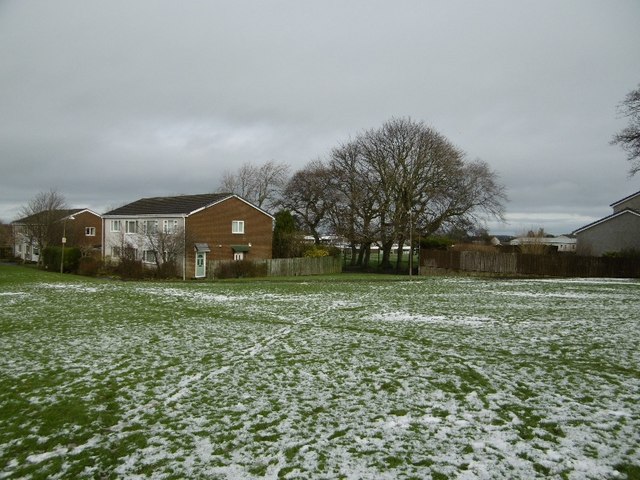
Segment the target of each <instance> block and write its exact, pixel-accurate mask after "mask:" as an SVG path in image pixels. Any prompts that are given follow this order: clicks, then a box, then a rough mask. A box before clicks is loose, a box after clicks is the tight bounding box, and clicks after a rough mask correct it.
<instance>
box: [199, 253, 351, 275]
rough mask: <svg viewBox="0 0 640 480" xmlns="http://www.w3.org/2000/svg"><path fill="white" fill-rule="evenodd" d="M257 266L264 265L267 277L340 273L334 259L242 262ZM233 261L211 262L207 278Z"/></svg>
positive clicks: (340, 264) (340, 265) (336, 259)
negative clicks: (221, 266)
mask: <svg viewBox="0 0 640 480" xmlns="http://www.w3.org/2000/svg"><path fill="white" fill-rule="evenodd" d="M244 261H247V262H252V263H254V264H258V265H265V264H266V272H267V275H268V276H269V277H293V276H299V275H326V274H331V273H341V272H342V260H341V259H340V258H336V257H304V258H302V257H301V258H274V259H269V260H253V261H250V260H244ZM233 262H235V260H212V261H210V262H209V265H208V273H207V276H208V277H209V278H214V276H215V272H216V269H217V268H218V267H219V266H220V265H221V264H225V263H226V264H229V263H233Z"/></svg>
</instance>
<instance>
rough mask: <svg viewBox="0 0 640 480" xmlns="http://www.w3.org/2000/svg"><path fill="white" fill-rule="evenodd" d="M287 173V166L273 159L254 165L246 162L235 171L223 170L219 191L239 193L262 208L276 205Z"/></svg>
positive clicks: (270, 207)
mask: <svg viewBox="0 0 640 480" xmlns="http://www.w3.org/2000/svg"><path fill="white" fill-rule="evenodd" d="M288 174H289V166H288V165H286V164H283V163H276V162H275V161H273V160H270V161H268V162H267V163H265V164H263V165H261V166H256V165H254V164H253V163H251V162H246V163H244V164H242V165H241V166H240V168H238V171H237V172H236V173H232V172H229V171H227V172H225V173H224V175H223V177H222V181H221V183H220V187H219V188H218V191H219V192H230V193H235V194H236V195H239V196H241V197H243V198H245V199H247V200H249V201H250V202H252V203H253V204H255V205H257V206H258V207H260V208H263V209H272V208H274V207H275V206H276V204H277V202H278V200H279V198H280V195H281V193H282V189H283V188H284V186H285V184H286V182H287V178H288Z"/></svg>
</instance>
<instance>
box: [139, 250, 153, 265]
mask: <svg viewBox="0 0 640 480" xmlns="http://www.w3.org/2000/svg"><path fill="white" fill-rule="evenodd" d="M148 257H150V258H151V260H149V258H148ZM142 262H143V263H152V264H155V263H156V256H155V250H143V251H142Z"/></svg>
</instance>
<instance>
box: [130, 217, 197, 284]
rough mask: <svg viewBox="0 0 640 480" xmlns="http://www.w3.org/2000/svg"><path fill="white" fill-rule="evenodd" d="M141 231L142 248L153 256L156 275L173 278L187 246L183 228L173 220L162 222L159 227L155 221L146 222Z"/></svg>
mask: <svg viewBox="0 0 640 480" xmlns="http://www.w3.org/2000/svg"><path fill="white" fill-rule="evenodd" d="M141 230H142V233H141V235H142V237H143V238H144V241H143V244H144V247H145V249H146V251H148V252H151V254H152V255H153V259H154V263H155V265H156V269H157V272H158V275H159V276H162V277H170V276H175V275H176V274H177V268H178V264H179V263H180V261H181V259H182V258H183V256H184V252H185V247H186V244H187V241H186V239H185V230H184V227H183V226H181V225H179V222H178V220H174V219H169V220H163V221H162V224H161V225H160V223H159V221H157V220H147V221H146V222H145V223H143V225H142V227H141Z"/></svg>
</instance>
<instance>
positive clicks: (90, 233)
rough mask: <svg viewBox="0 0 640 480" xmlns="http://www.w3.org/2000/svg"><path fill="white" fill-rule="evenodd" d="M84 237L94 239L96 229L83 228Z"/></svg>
mask: <svg viewBox="0 0 640 480" xmlns="http://www.w3.org/2000/svg"><path fill="white" fill-rule="evenodd" d="M84 236H85V237H95V236H96V227H84Z"/></svg>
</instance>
